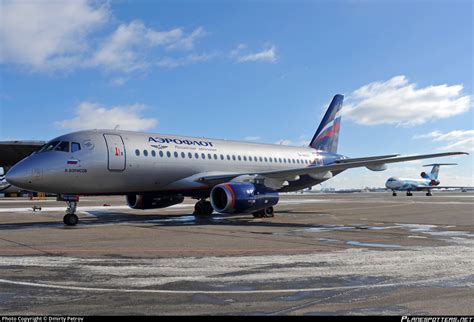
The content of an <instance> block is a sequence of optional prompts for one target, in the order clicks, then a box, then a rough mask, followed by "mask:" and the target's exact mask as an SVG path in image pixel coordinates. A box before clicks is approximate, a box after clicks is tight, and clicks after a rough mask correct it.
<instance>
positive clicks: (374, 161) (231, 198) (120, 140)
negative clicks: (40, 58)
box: [0, 95, 467, 225]
mask: <svg viewBox="0 0 474 322" xmlns="http://www.w3.org/2000/svg"><path fill="white" fill-rule="evenodd" d="M343 99H344V97H343V96H342V95H336V96H334V98H333V100H332V102H331V104H330V105H329V108H328V110H327V111H326V114H325V115H324V117H323V120H322V122H321V124H320V125H319V127H318V129H317V131H316V133H315V134H314V136H313V139H312V140H311V143H310V145H309V146H308V147H293V146H284V145H277V144H257V143H249V142H236V141H227V140H216V139H207V138H197V137H188V136H178V135H169V134H150V133H139V132H130V131H119V130H90V131H81V132H75V133H70V134H66V135H63V136H60V137H58V138H55V139H53V140H52V141H50V142H49V143H47V144H45V145H44V146H43V147H42V148H41V149H39V150H38V151H37V152H36V153H34V154H32V155H31V156H29V157H27V158H25V159H24V160H22V161H20V162H19V163H18V164H16V165H15V166H14V167H13V168H11V169H10V171H9V172H8V173H7V176H6V179H7V181H8V182H9V183H11V184H13V185H16V186H18V187H21V188H23V189H26V190H33V191H42V192H48V193H56V194H60V195H61V196H62V200H64V201H66V202H67V204H68V208H67V212H66V215H65V216H64V218H63V221H64V223H65V224H66V225H76V224H77V223H78V217H77V216H76V215H75V211H76V207H77V202H78V196H79V195H126V200H127V203H128V205H129V206H130V207H131V208H133V209H154V208H164V207H169V206H171V205H174V204H179V203H181V202H183V200H184V197H192V198H194V199H197V200H199V201H198V202H197V203H196V205H195V207H194V215H195V216H210V215H211V214H212V213H213V212H214V211H216V212H219V213H252V214H253V215H254V217H257V218H258V217H273V213H274V210H273V206H275V205H276V204H277V203H278V201H279V195H278V193H279V192H289V191H297V190H301V189H305V188H309V187H311V186H314V185H317V184H320V183H321V182H323V181H326V180H328V179H330V178H332V177H333V176H335V175H337V174H339V173H341V172H342V171H344V170H346V169H350V168H357V167H367V168H368V169H370V170H372V171H382V170H385V169H386V168H387V166H386V164H388V163H394V162H403V161H410V160H418V159H426V158H434V157H442V156H450V155H456V154H467V153H465V152H447V153H437V154H426V155H415V156H406V157H398V155H396V154H395V155H381V156H369V157H361V158H352V159H351V158H348V157H346V156H343V155H340V154H337V146H338V140H339V129H340V125H341V114H340V110H341V107H342V103H343ZM229 124H231V125H232V122H231V121H230V122H229ZM256 124H257V126H258V124H261V123H258V122H257V123H256ZM273 126H275V125H273ZM0 162H1V160H0ZM207 199H209V201H208V200H207Z"/></svg>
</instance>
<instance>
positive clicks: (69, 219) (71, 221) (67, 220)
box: [63, 214, 79, 226]
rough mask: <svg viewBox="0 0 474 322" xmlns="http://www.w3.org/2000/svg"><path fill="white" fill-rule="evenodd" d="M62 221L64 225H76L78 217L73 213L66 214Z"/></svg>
mask: <svg viewBox="0 0 474 322" xmlns="http://www.w3.org/2000/svg"><path fill="white" fill-rule="evenodd" d="M63 222H64V224H65V225H66V226H76V225H77V223H78V222H79V217H77V215H75V214H66V215H65V216H64V218H63Z"/></svg>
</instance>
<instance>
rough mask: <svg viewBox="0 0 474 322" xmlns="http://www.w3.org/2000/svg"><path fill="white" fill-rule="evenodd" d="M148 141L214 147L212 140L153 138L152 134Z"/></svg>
mask: <svg viewBox="0 0 474 322" xmlns="http://www.w3.org/2000/svg"><path fill="white" fill-rule="evenodd" d="M148 142H153V143H175V144H179V145H181V144H186V145H199V146H211V147H214V145H213V144H212V142H210V141H192V140H180V139H172V138H153V137H151V136H150V138H149V139H148Z"/></svg>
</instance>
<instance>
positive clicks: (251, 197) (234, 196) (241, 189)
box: [211, 182, 279, 214]
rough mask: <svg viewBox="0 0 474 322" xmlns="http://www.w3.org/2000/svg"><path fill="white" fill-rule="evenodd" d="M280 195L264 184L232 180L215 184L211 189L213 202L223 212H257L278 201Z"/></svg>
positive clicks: (215, 207)
mask: <svg viewBox="0 0 474 322" xmlns="http://www.w3.org/2000/svg"><path fill="white" fill-rule="evenodd" d="M278 200H279V197H278V193H277V192H276V191H273V190H271V189H269V188H267V187H265V186H264V185H261V184H253V183H247V182H230V183H223V184H219V185H217V186H215V187H214V188H213V189H212V191H211V204H212V207H213V208H214V210H215V211H217V212H221V213H228V214H230V213H239V212H255V211H258V210H262V209H265V208H268V207H271V206H274V205H276V204H277V203H278Z"/></svg>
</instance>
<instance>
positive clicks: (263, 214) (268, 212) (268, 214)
mask: <svg viewBox="0 0 474 322" xmlns="http://www.w3.org/2000/svg"><path fill="white" fill-rule="evenodd" d="M252 215H253V216H254V217H255V218H272V217H275V212H274V210H273V207H267V208H265V209H262V210H259V211H256V212H253V213H252Z"/></svg>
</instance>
